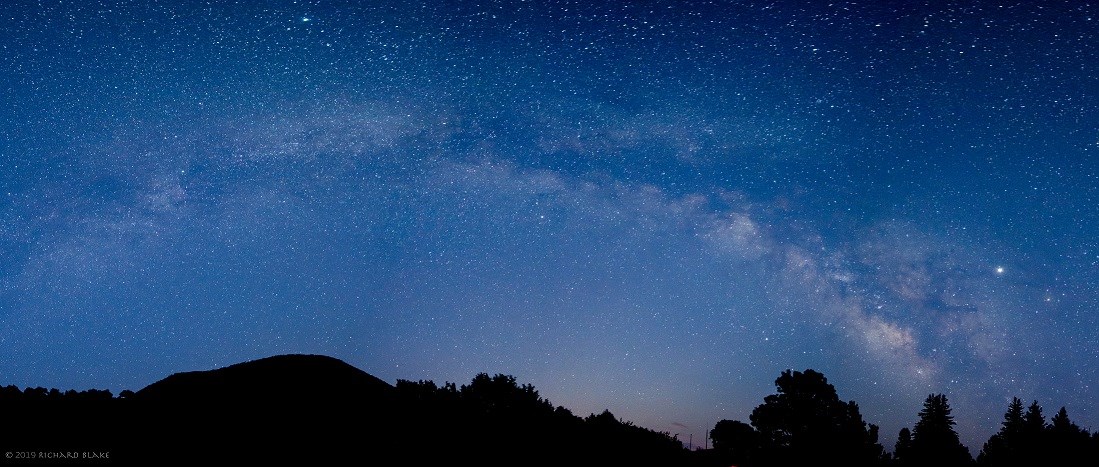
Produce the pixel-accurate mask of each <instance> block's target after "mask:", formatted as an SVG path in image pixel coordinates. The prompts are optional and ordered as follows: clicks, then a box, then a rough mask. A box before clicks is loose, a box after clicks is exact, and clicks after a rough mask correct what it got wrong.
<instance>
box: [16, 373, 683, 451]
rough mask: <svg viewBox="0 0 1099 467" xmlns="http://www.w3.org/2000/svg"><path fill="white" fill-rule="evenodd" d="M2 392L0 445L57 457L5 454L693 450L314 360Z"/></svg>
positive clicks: (467, 391) (477, 394)
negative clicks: (109, 385) (132, 382)
mask: <svg viewBox="0 0 1099 467" xmlns="http://www.w3.org/2000/svg"><path fill="white" fill-rule="evenodd" d="M0 389H2V390H3V391H4V392H3V395H2V397H0V410H2V413H3V414H4V417H3V418H4V420H5V422H6V424H7V427H6V428H5V431H8V429H10V428H14V430H10V431H11V433H10V434H7V435H5V436H4V437H3V438H0V448H2V450H4V451H5V452H16V453H37V455H39V456H40V455H42V454H43V453H45V454H49V453H53V454H52V456H53V457H54V458H53V459H41V458H39V459H25V458H24V459H0V462H9V463H10V462H16V461H19V462H18V463H25V464H39V465H46V464H54V463H58V462H62V463H66V464H70V463H76V464H82V465H86V464H96V463H101V464H115V465H117V464H128V465H130V464H132V465H162V464H178V463H181V462H183V463H192V462H193V463H202V464H225V463H244V462H247V463H249V464H251V463H254V462H257V461H258V462H279V463H280V465H283V464H282V463H284V462H290V463H291V464H290V465H298V464H301V465H324V464H328V463H341V464H343V463H355V464H366V465H374V464H377V465H383V464H384V465H429V464H439V463H446V464H450V465H453V464H454V463H457V464H458V465H521V464H527V465H546V464H547V463H548V464H553V463H560V464H569V465H577V463H580V464H593V463H594V464H604V465H625V464H632V465H683V464H684V463H686V462H689V459H688V456H690V453H689V452H688V451H686V450H685V449H683V447H682V444H681V443H679V442H678V441H676V440H675V439H673V438H672V437H669V436H668V435H667V434H665V433H658V432H654V431H651V430H648V429H644V428H641V427H637V426H634V425H633V424H631V423H629V422H622V421H620V420H618V419H617V418H615V417H614V415H612V414H611V413H610V412H604V413H603V414H600V415H594V414H593V415H590V416H588V417H586V418H580V417H577V416H575V415H573V414H572V413H571V412H569V411H568V410H567V409H565V408H563V407H556V408H555V407H554V406H553V405H552V404H550V402H549V401H546V400H545V399H542V398H541V397H540V396H539V395H538V392H537V391H536V390H534V388H533V386H530V385H519V384H517V383H516V381H515V379H514V378H513V377H511V376H506V375H496V376H492V377H490V376H488V375H487V374H481V375H477V377H475V378H474V379H473V381H472V382H471V383H470V384H468V385H463V386H461V387H458V386H456V385H454V384H450V383H448V384H444V385H443V386H437V385H436V384H435V383H434V382H430V381H419V382H411V381H399V382H398V383H397V385H396V386H392V385H390V384H388V383H386V382H385V381H382V380H380V379H378V378H376V377H374V376H372V375H370V374H368V373H366V372H363V371H362V370H359V369H358V368H355V367H353V366H351V365H348V364H347V363H345V362H343V361H340V360H338V359H335V358H331V357H326V356H319V355H281V356H275V357H268V358H264V359H260V360H255V361H250V362H244V363H239V364H235V365H231V366H228V367H225V368H220V369H215V370H209V371H192V372H185V373H177V374H174V375H171V376H169V377H167V378H164V379H162V380H160V381H157V382H155V383H153V384H151V385H149V386H147V387H145V388H144V389H141V390H139V391H137V392H136V393H134V392H130V391H123V393H122V394H120V395H119V397H113V396H112V395H111V393H110V392H108V391H94V390H93V391H85V392H81V393H77V392H74V391H68V392H64V393H63V392H59V391H56V390H53V391H47V390H45V389H40V388H38V389H27V390H26V391H22V392H20V391H19V390H18V388H15V387H13V386H9V387H8V388H0ZM104 452H107V453H109V456H108V457H107V458H106V459H101V458H98V459H97V458H91V457H92V456H94V455H95V454H96V453H104ZM58 453H61V454H68V453H76V454H77V457H82V458H80V459H77V460H75V461H74V460H70V459H58V458H57V456H58V455H59V454H58Z"/></svg>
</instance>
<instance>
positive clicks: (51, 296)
mask: <svg viewBox="0 0 1099 467" xmlns="http://www.w3.org/2000/svg"><path fill="white" fill-rule="evenodd" d="M371 3H372V2H362V3H361V4H357V3H352V4H350V5H347V4H337V3H329V2H319V1H298V2H272V3H266V4H263V5H260V4H258V2H257V3H256V4H253V3H252V2H244V4H235V3H232V2H158V3H150V4H145V3H144V2H136V3H131V2H118V3H112V2H86V1H74V2H66V1H62V2H42V3H40V2H25V1H14V2H4V3H3V4H2V5H0V70H2V74H3V76H4V77H5V79H4V80H3V86H2V87H0V99H2V102H3V105H4V108H5V109H7V111H6V112H5V113H4V114H3V117H2V118H0V197H2V199H0V218H2V220H3V222H2V224H0V350H2V352H3V354H4V355H5V358H3V359H2V360H0V384H16V385H20V386H46V387H59V388H74V389H86V388H109V389H112V390H114V391H116V392H117V391H119V390H121V389H138V388H140V387H143V386H144V385H146V384H149V383H151V382H153V381H155V380H157V379H159V378H161V377H163V376H165V375H167V374H170V373H172V372H177V371H187V370H197V369H209V368H215V367H219V366H223V365H227V364H231V363H235V362H239V361H243V360H247V359H253V358H258V357H263V356H268V355H273V354H279V353H319V354H327V355H331V356H334V357H338V358H341V359H344V360H346V361H347V362H349V363H351V364H353V365H355V366H357V367H359V368H361V369H363V370H365V371H367V372H370V373H372V374H374V375H376V376H378V377H380V378H383V379H385V380H387V381H389V382H391V383H392V382H395V381H396V380H397V379H398V378H401V379H433V380H435V381H437V382H443V381H453V382H458V383H463V382H467V381H468V380H469V379H470V378H472V376H473V375H475V374H476V373H478V372H489V373H506V374H512V375H515V376H516V377H517V378H518V380H519V381H521V382H524V383H531V384H533V385H534V386H535V387H536V388H538V389H539V390H540V391H541V393H542V395H543V396H545V397H547V398H549V399H550V400H551V401H552V402H553V403H555V404H557V405H564V406H566V407H569V408H571V409H572V410H573V411H575V412H577V413H579V414H585V415H586V414H587V413H590V412H599V411H602V410H603V409H605V408H606V409H610V410H611V411H612V412H614V413H615V414H616V415H618V416H620V417H622V418H624V419H626V420H631V421H633V422H635V423H637V424H639V425H642V426H646V427H649V428H653V429H656V430H660V431H668V432H670V433H676V434H678V435H679V438H680V439H688V437H689V436H692V435H693V437H694V439H695V440H700V439H702V438H703V436H704V435H705V433H706V430H707V429H709V428H711V427H712V426H713V424H714V423H715V422H717V421H718V420H720V419H740V420H745V421H746V420H747V416H748V414H749V413H750V411H751V409H752V408H753V407H754V406H756V405H758V404H759V403H761V402H762V398H763V397H764V396H765V395H767V394H771V393H773V392H774V387H773V382H774V379H775V378H776V377H777V376H778V374H779V373H780V372H781V371H782V370H785V369H788V368H792V369H799V370H800V369H805V368H813V369H816V370H818V371H821V372H823V373H824V374H825V375H826V376H827V377H828V378H829V380H830V382H832V383H833V384H834V385H835V386H836V388H837V390H838V392H839V394H840V397H841V398H843V399H845V400H855V401H857V402H859V404H860V406H861V408H862V412H863V414H864V416H865V418H866V419H867V420H868V421H869V422H871V423H876V424H879V425H881V427H882V436H881V441H882V443H883V444H884V445H886V446H888V447H892V444H893V442H894V441H895V439H896V438H895V436H896V433H897V431H898V430H899V429H900V428H901V427H904V426H909V427H910V426H912V424H913V423H914V422H915V420H916V418H917V413H918V412H919V410H920V407H921V403H922V401H923V399H924V398H925V397H926V396H927V395H928V394H929V393H932V392H935V393H938V392H942V393H945V394H947V396H948V397H949V400H950V404H951V406H952V408H953V409H954V415H955V416H956V417H957V421H958V423H959V424H958V431H959V432H960V434H961V435H962V439H963V441H964V442H965V443H966V444H967V445H969V447H970V449H971V451H973V452H974V453H976V451H977V450H979V449H980V445H981V443H983V442H984V440H985V439H987V437H988V436H989V435H991V434H992V433H993V432H995V431H996V430H997V429H998V427H999V422H1000V420H1001V417H1002V414H1003V412H1004V411H1005V410H1006V407H1007V404H1008V402H1010V400H1011V398H1012V397H1015V396H1017V397H1020V398H1022V399H1023V400H1026V401H1029V400H1038V401H1039V402H1040V403H1042V404H1043V406H1044V407H1045V408H1046V411H1047V413H1052V411H1055V410H1056V409H1058V408H1059V407H1060V406H1062V405H1063V406H1066V407H1067V408H1068V411H1069V414H1070V416H1071V417H1072V418H1073V420H1074V421H1076V422H1077V423H1079V424H1080V425H1081V426H1083V427H1086V428H1090V429H1092V430H1095V429H1099V407H1096V406H1095V401H1096V400H1099V384H1096V381H1099V374H1097V370H1096V368H1099V337H1097V336H1099V315H1097V314H1096V310H1099V292H1097V290H1099V289H1097V282H1099V267H1097V266H1099V241H1097V239H1099V235H1097V232H1099V207H1097V206H1099V162H1096V156H1097V155H1099V78H1097V77H1099V52H1097V50H1099V49H1096V48H1095V47H1094V44H1096V43H1099V37H1097V36H1099V7H1096V6H1093V5H1088V4H1083V3H1078V2H1068V3H1065V4H1056V5H1052V4H1051V5H1045V4H1041V3H1040V2H1016V3H984V2H928V3H931V4H930V5H924V4H922V3H904V4H900V2H837V3H832V4H826V3H823V2H808V1H807V2H777V3H776V2H753V1H748V2H648V3H647V4H645V5H643V6H639V5H623V4H621V3H623V2H606V3H604V2H586V1H583V2H567V1H565V2H562V1H553V2H518V1H516V2H509V1H496V2H465V1H455V2H446V3H443V4H439V5H434V2H426V3H430V4H432V6H424V5H419V4H417V3H412V2H410V3H408V4H390V5H389V6H385V7H377V6H371ZM894 3H896V4H894ZM1069 3H1071V5H1070V4H1069Z"/></svg>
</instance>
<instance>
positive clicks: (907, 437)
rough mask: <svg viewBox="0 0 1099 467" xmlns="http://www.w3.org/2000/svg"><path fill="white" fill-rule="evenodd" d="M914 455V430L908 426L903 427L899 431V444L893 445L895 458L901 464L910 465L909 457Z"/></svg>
mask: <svg viewBox="0 0 1099 467" xmlns="http://www.w3.org/2000/svg"><path fill="white" fill-rule="evenodd" d="M911 455H912V432H911V431H909V430H908V427H904V428H901V431H900V432H899V433H897V444H896V445H894V446H893V458H894V459H896V461H897V463H898V464H900V465H909V462H908V459H909V457H910V456H911Z"/></svg>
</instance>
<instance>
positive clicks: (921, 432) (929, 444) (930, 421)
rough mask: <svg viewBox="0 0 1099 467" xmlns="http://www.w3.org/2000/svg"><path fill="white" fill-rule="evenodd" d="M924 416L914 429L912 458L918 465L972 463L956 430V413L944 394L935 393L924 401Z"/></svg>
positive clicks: (944, 466) (962, 464)
mask: <svg viewBox="0 0 1099 467" xmlns="http://www.w3.org/2000/svg"><path fill="white" fill-rule="evenodd" d="M919 415H920V419H919V421H917V422H916V426H915V427H914V428H913V430H912V449H911V453H910V455H909V461H910V462H911V463H912V464H914V465H935V466H937V467H953V466H965V465H970V464H972V462H973V458H972V457H971V456H970V454H969V449H968V448H966V447H965V445H963V444H962V443H961V441H960V440H959V439H958V433H957V432H955V431H954V416H953V415H951V414H950V404H949V403H948V402H947V399H946V395H944V394H931V395H928V396H927V400H925V401H924V403H923V410H921V411H920V414H919Z"/></svg>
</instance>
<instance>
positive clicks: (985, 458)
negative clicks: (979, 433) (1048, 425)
mask: <svg viewBox="0 0 1099 467" xmlns="http://www.w3.org/2000/svg"><path fill="white" fill-rule="evenodd" d="M1023 426H1024V419H1023V401H1022V400H1020V399H1019V398H1018V397H1013V398H1012V399H1011V404H1009V405H1008V406H1007V412H1004V421H1003V422H1001V423H1000V431H999V432H997V433H996V434H994V435H992V436H991V437H990V438H989V439H988V441H986V442H985V444H984V447H983V448H981V453H980V454H978V455H977V463H978V464H980V465H986V466H994V465H1010V464H1011V463H1013V462H1017V461H1018V460H1019V453H1018V452H1017V451H1018V450H1019V444H1020V441H1021V439H1022V436H1023Z"/></svg>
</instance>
